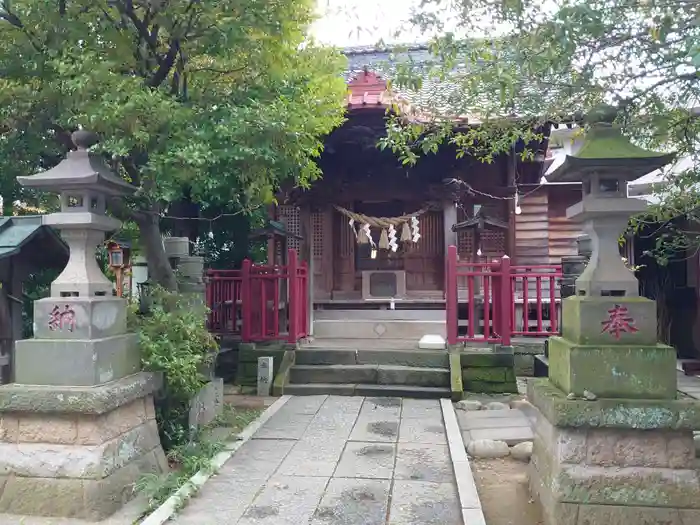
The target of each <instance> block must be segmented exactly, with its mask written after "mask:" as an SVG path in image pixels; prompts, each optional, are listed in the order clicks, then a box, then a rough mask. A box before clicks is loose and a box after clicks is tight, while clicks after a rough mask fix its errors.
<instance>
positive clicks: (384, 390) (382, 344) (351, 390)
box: [284, 339, 450, 398]
mask: <svg viewBox="0 0 700 525" xmlns="http://www.w3.org/2000/svg"><path fill="white" fill-rule="evenodd" d="M414 344H415V343H412V342H410V341H401V340H394V341H388V340H381V341H374V340H362V339H347V340H339V339H332V340H328V341H324V340H323V339H320V340H319V339H317V340H315V341H314V342H313V343H312V344H310V345H307V346H304V347H302V348H301V349H299V350H297V351H296V361H295V364H294V365H293V366H292V368H291V369H290V371H289V376H288V381H287V384H286V385H285V387H284V393H285V394H293V395H316V394H334V395H347V396H353V395H357V396H402V397H412V398H441V397H450V369H449V357H448V354H447V351H446V350H419V349H417V348H415V347H414Z"/></svg>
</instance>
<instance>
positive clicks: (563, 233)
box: [547, 185, 582, 264]
mask: <svg viewBox="0 0 700 525" xmlns="http://www.w3.org/2000/svg"><path fill="white" fill-rule="evenodd" d="M547 193H548V209H549V211H548V215H549V241H548V242H549V260H548V261H547V264H560V263H561V258H562V257H568V256H571V255H577V254H578V246H577V244H576V238H577V237H578V236H579V235H581V233H582V232H581V225H580V224H579V223H578V222H577V221H572V220H570V219H567V218H566V210H567V208H569V206H572V205H574V204H576V203H577V202H580V201H581V187H580V186H574V185H571V186H569V185H552V186H547Z"/></svg>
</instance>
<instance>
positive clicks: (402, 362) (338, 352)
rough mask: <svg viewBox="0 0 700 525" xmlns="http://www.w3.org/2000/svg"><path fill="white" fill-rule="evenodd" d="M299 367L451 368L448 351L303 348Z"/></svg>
mask: <svg viewBox="0 0 700 525" xmlns="http://www.w3.org/2000/svg"><path fill="white" fill-rule="evenodd" d="M296 364H297V365H396V366H415V367H424V368H449V366H450V359H449V355H448V353H447V351H446V350H355V349H352V350H351V349H347V350H346V349H332V350H331V349H328V350H325V349H321V348H302V349H299V350H297V351H296Z"/></svg>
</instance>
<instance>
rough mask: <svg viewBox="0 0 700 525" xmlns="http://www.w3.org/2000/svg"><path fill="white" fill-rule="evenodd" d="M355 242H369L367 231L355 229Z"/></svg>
mask: <svg viewBox="0 0 700 525" xmlns="http://www.w3.org/2000/svg"><path fill="white" fill-rule="evenodd" d="M357 244H369V238H368V237H367V232H366V231H365V230H364V229H362V228H360V229H359V230H357Z"/></svg>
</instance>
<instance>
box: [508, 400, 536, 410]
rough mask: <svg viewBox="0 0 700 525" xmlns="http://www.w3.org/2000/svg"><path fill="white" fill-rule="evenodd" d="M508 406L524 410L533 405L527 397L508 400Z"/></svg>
mask: <svg viewBox="0 0 700 525" xmlns="http://www.w3.org/2000/svg"><path fill="white" fill-rule="evenodd" d="M510 408H515V409H517V410H522V411H526V410H529V409H531V408H534V407H533V406H532V403H530V402H529V401H528V400H527V399H514V400H513V401H511V402H510Z"/></svg>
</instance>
